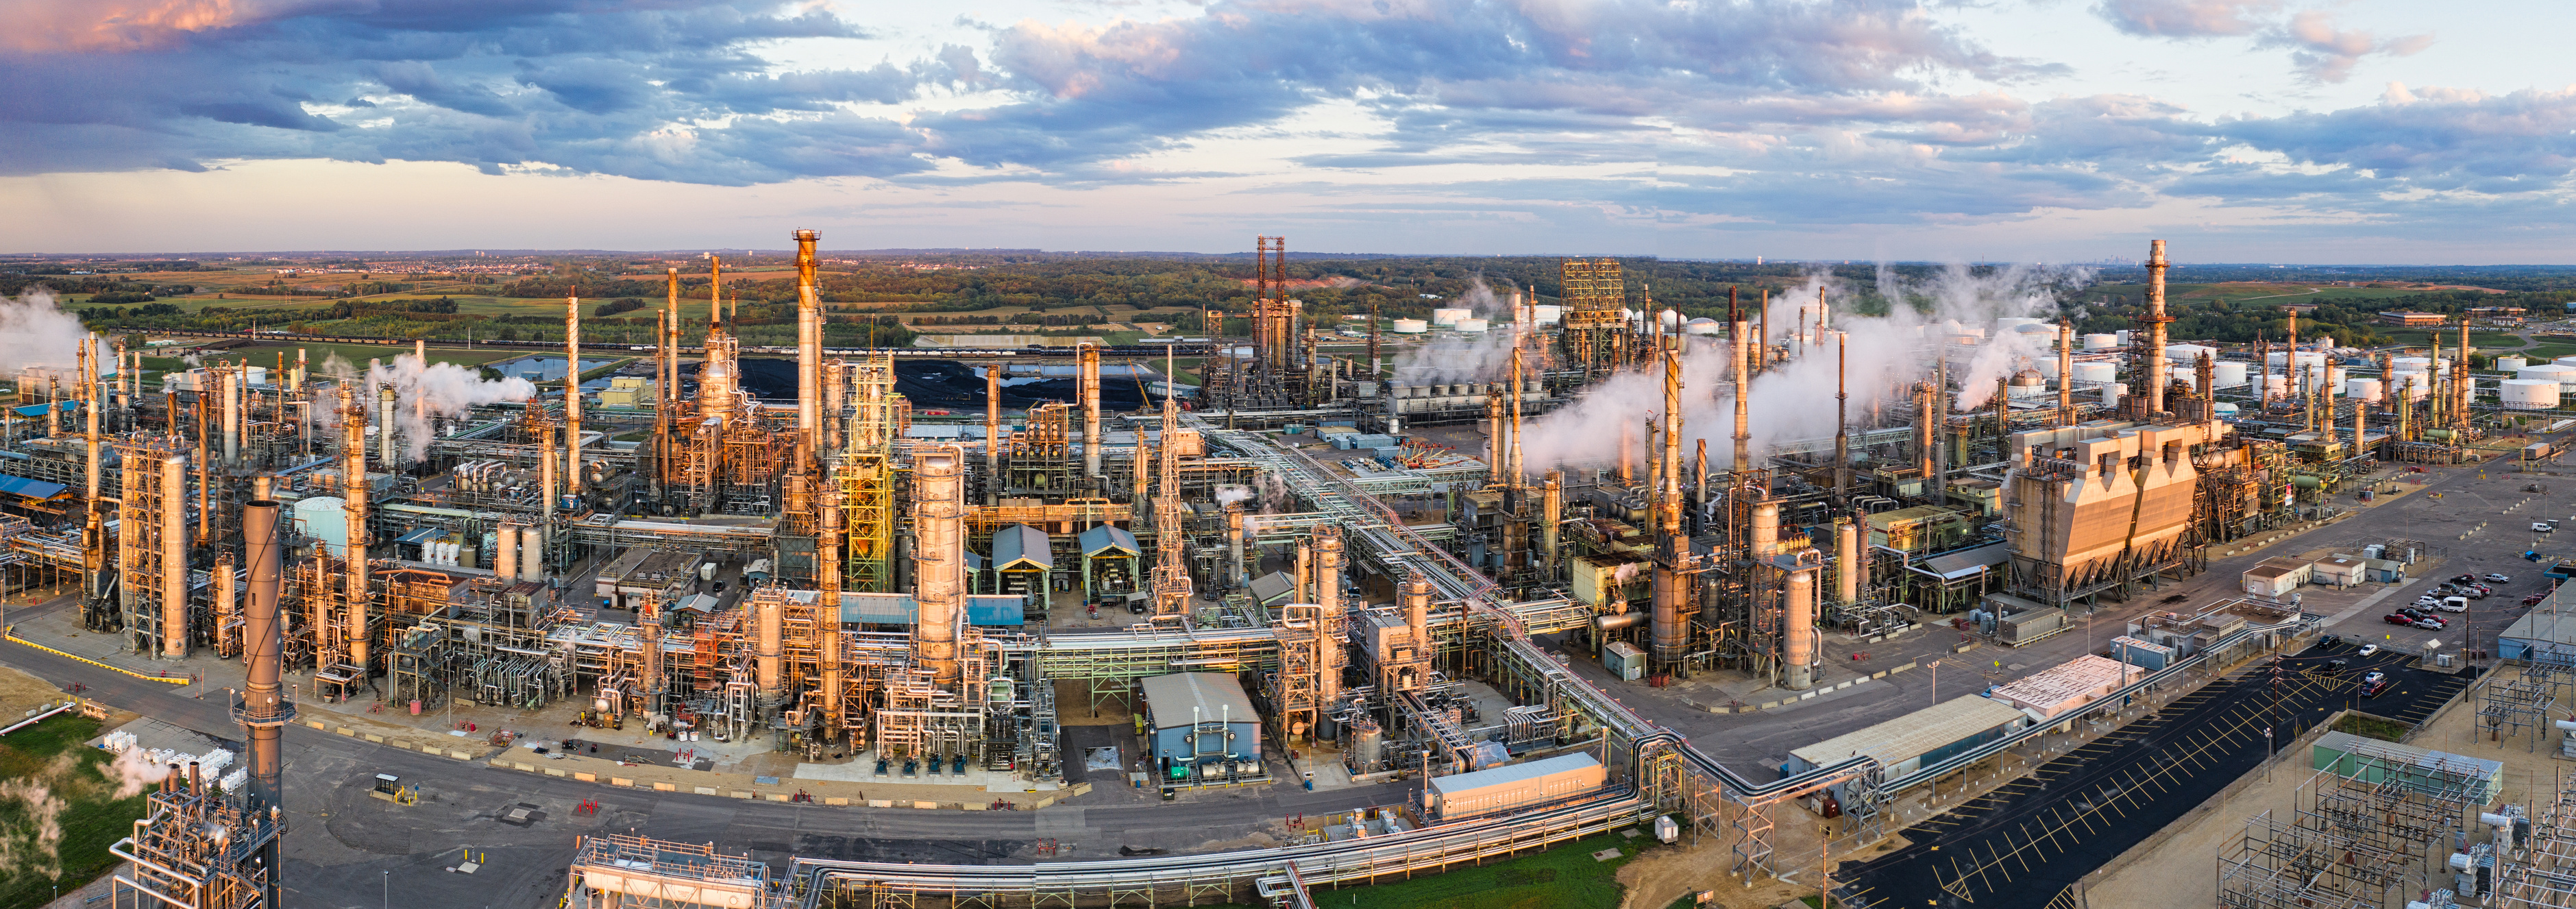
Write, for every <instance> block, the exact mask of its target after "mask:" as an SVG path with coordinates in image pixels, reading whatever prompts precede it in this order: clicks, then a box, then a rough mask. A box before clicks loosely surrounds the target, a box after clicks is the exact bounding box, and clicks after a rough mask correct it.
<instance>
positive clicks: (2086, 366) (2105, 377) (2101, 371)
mask: <svg viewBox="0 0 2576 909" xmlns="http://www.w3.org/2000/svg"><path fill="white" fill-rule="evenodd" d="M2119 378H2120V367H2118V366H2114V365H2112V364H2109V363H2077V364H2075V381H2078V382H2112V381H2117V380H2118V379H2119Z"/></svg>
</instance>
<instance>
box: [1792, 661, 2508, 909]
mask: <svg viewBox="0 0 2576 909" xmlns="http://www.w3.org/2000/svg"><path fill="white" fill-rule="evenodd" d="M2336 657H2343V658H2349V659H2350V660H2351V663H2352V665H2351V667H2350V668H2349V670H2348V671H2346V672H2344V673H2342V674H2340V675H2328V674H2325V673H2324V672H2322V671H2321V670H2323V669H2324V666H2323V664H2324V663H2325V661H2326V660H2328V659H2332V658H2336ZM2404 662H2407V659H2406V658H2404V657H2401V656H2399V655H2397V654H2395V653H2385V652H2384V653H2381V654H2380V655H2379V656H2377V657H2372V658H2366V659H2365V658H2359V657H2356V656H2354V649H2353V648H2352V647H2350V646H2346V647H2342V648H2340V649H2339V650H2337V651H2335V652H2325V651H2323V650H2320V649H2311V650H2310V651H2308V652H2307V653H2306V654H2302V655H2300V656H2297V657H2292V658H2290V659H2289V660H2286V661H2284V669H2283V671H2282V672H2281V673H2280V674H2279V676H2278V678H2277V679H2276V677H2275V674H2274V673H2273V672H2272V671H2271V670H2270V668H2269V666H2268V663H2257V664H2255V665H2254V666H2252V667H2250V668H2248V669H2245V670H2242V671H2239V672H2237V673H2236V674H2234V675H2232V676H2229V677H2227V678H2224V679H2220V680H2218V681H2216V682H2213V683H2211V684H2210V685H2209V686H2208V687H2206V688H2203V689H2201V690H2200V691H2197V692H2193V693H2192V694H2189V695H2186V696H2184V697H2182V698H2180V699H2177V700H2176V701H2175V702H2174V703H2173V704H2171V705H2169V706H2167V707H2166V708H2165V709H2164V710H2162V711H2159V712H2158V713H2156V714H2154V715H2152V716H2149V717H2147V718H2145V719H2142V720H2139V721H2138V722H2135V723H2131V724H2130V725H2128V726H2127V727H2124V728H2122V729H2120V730H2119V731H2118V732H2116V733H2113V734H2112V735H2110V736H2106V737H2104V738H2102V739H2099V740H2096V741H2094V742H2093V743H2091V744H2089V745H2086V746H2085V747H2082V748H2078V749H2076V750H2074V751H2071V752H2068V753H2067V754H2065V755H2062V756H2060V757H2058V758H2057V759H2056V760H2053V761H2050V762H2048V763H2047V764H2044V765H2042V766H2041V767H2040V768H2039V769H2038V770H2037V771H2034V772H2033V773H2032V774H2031V775H2030V776H2029V777H2028V778H2025V779H2023V780H2019V781H2015V782H2013V783H2010V784H2007V785H2005V786H2003V787H2002V788H2000V789H1997V790H1996V791H1995V792H1993V793H1991V794H1989V795H1987V796H1985V797H1983V798H1979V799H1976V800H1974V801H1971V802H1969V803H1967V804H1966V805H1964V806H1962V807H1961V808H1959V809H1958V810H1955V811H1952V812H1949V813H1947V814H1943V815H1940V816H1938V817H1934V818H1932V819H1930V820H1928V821H1926V822H1924V823H1922V824H1919V825H1916V826H1914V827H1913V828H1910V829H1908V830H1906V831H1904V836H1905V838H1906V840H1907V845H1906V847H1905V848H1903V849H1899V850H1897V851H1895V852H1892V853H1889V854H1887V855H1885V856H1882V857H1879V858H1877V859H1873V860H1871V861H1870V862H1868V863H1866V864H1864V865H1862V866H1860V867H1859V868H1857V869H1846V870H1845V872H1844V876H1845V878H1846V879H1847V880H1848V881H1849V883H1848V885H1846V886H1845V887H1843V888H1840V889H1841V892H1842V893H1844V894H1845V896H1846V898H1851V899H1852V901H1853V904H1854V905H1859V906H1883V907H1889V909H1894V907H1899V906H1925V905H1930V906H1954V907H1966V906H1973V907H1975V909H1994V907H2004V909H2020V907H2032V909H2038V907H2045V906H2047V905H2048V904H2049V902H2050V901H2051V900H2052V899H2054V898H2055V897H2056V896H2057V894H2058V892H2059V891H2061V890H2064V889H2065V888H2066V886H2067V885H2069V884H2072V883H2074V882H2075V881H2076V880H2077V879H2079V878H2082V877H2083V876H2084V875H2085V874H2087V873H2090V872H2091V871H2093V869H2095V868H2099V867H2101V866H2102V865H2103V863H2105V862H2108V861H2110V860H2111V859H2113V858H2115V857H2117V856H2118V855H2119V854H2120V853H2121V852H2124V851H2126V850H2128V848H2129V847H2131V846H2135V845H2137V844H2138V843H2139V842H2141V841H2143V840H2145V839H2146V838H2147V837H2148V836H2151V835H2153V834H2154V833H2155V832H2156V831H2157V830H2159V829H2161V828H2163V827H2164V825H2166V824H2168V823H2171V822H2172V821H2173V820H2174V819H2175V818H2178V817H2181V816H2182V815H2183V814H2184V813H2185V812H2188V811H2190V810H2191V809H2193V808H2195V807H2198V806H2199V805H2200V803H2201V802H2203V801H2205V800H2207V799H2208V798H2209V797H2210V796H2212V795H2215V794H2217V793H2218V791H2219V790H2221V789H2224V788H2226V787H2227V785H2228V784H2229V783H2232V782H2234V781H2235V780H2236V779H2237V778H2238V777H2240V776H2243V775H2244V774H2245V773H2246V772H2247V771H2249V770H2252V769H2253V768H2254V767H2255V766H2256V765H2258V764H2259V763H2260V762H2261V761H2262V760H2263V759H2264V758H2265V757H2266V756H2267V755H2268V754H2269V753H2270V750H2271V747H2272V745H2271V743H2272V741H2273V739H2272V738H2270V737H2267V736H2266V735H2265V734H2264V732H2265V730H2266V729H2271V730H2273V734H2274V735H2275V736H2278V737H2279V740H2280V741H2283V742H2287V741H2289V740H2291V739H2294V738H2296V737H2297V736H2298V735H2299V734H2300V733H2301V732H2304V731H2305V730H2306V729H2308V728H2309V727H2312V726H2314V725H2316V724H2317V723H2318V722H2320V721H2322V720H2324V719H2325V718H2326V717H2327V716H2329V715H2331V714H2332V713H2333V712H2334V711H2335V710H2337V709H2341V708H2346V707H2353V708H2355V709H2361V710H2367V711H2370V712H2373V713H2378V714H2381V715H2385V716H2391V717H2396V718H2400V719H2405V720H2409V721H2416V720H2420V719H2422V718H2423V717H2425V716H2427V715H2430V713H2431V712H2432V711H2433V710H2434V709H2437V708H2438V707H2440V705H2441V704H2442V703H2443V702H2444V701H2447V700H2449V699H2450V697H2451V696H2452V695H2453V694H2454V693H2457V692H2458V691H2459V690H2460V689H2462V688H2464V687H2467V685H2468V684H2469V682H2470V677H2469V676H2467V675H2458V676H2450V675H2441V674H2437V673H2431V672H2423V671H2418V670H2413V669H2406V668H2402V667H2401V665H2400V664H2402V663H2404ZM2371 669H2379V670H2383V671H2386V672H2388V673H2389V674H2390V676H2391V678H2392V679H2394V680H2395V681H2396V685H2395V686H2394V687H2393V688H2392V689H2391V690H2390V691H2389V692H2387V693H2386V694H2383V695H2381V696H2379V697H2377V698H2371V699H2367V700H2364V699H2362V698H2360V697H2359V695H2358V691H2357V689H2358V688H2359V687H2360V679H2361V675H2362V673H2364V672H2366V671H2368V670H2371ZM2284 766H2285V768H2287V769H2285V770H2283V771H2282V772H2291V773H2303V772H2305V771H2301V770H2298V769H2297V768H2298V767H2300V766H2303V765H2302V764H2299V763H2291V764H2286V765H2284Z"/></svg>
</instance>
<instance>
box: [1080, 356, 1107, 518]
mask: <svg viewBox="0 0 2576 909" xmlns="http://www.w3.org/2000/svg"><path fill="white" fill-rule="evenodd" d="M1074 355H1075V357H1076V361H1075V362H1076V363H1078V364H1079V365H1078V366H1077V367H1076V371H1075V373H1074V377H1075V383H1074V384H1075V385H1076V386H1077V389H1076V391H1077V392H1079V393H1080V394H1081V395H1082V484H1083V486H1084V487H1085V488H1087V489H1093V490H1098V491H1099V492H1101V493H1106V492H1107V491H1108V490H1107V481H1106V480H1105V479H1104V478H1102V477H1101V475H1100V453H1101V448H1102V447H1103V446H1102V445H1101V444H1100V443H1101V438H1100V347H1099V346H1098V345H1095V344H1093V343H1091V342H1089V341H1085V342H1082V343H1081V344H1077V345H1075V346H1074Z"/></svg>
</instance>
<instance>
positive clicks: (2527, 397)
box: [2498, 379, 2558, 410]
mask: <svg viewBox="0 0 2576 909" xmlns="http://www.w3.org/2000/svg"><path fill="white" fill-rule="evenodd" d="M2498 400H2499V401H2500V402H2501V403H2502V404H2504V406H2506V407H2509V408H2512V409H2514V410H2547V409H2549V408H2553V407H2557V406H2558V383H2557V382H2555V381H2552V380H2549V379H2506V380H2504V387H2503V390H2502V391H2501V392H2499V394H2498Z"/></svg>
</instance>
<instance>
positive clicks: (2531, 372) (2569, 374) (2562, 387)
mask: <svg viewBox="0 0 2576 909" xmlns="http://www.w3.org/2000/svg"><path fill="white" fill-rule="evenodd" d="M2513 377H2514V378H2517V379H2549V380H2552V381H2555V382H2557V383H2558V390H2559V391H2561V392H2576V366H2561V365H2559V364H2556V363H2543V364H2541V365H2538V366H2525V367H2523V368H2521V369H2517V370H2514V373H2513Z"/></svg>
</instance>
